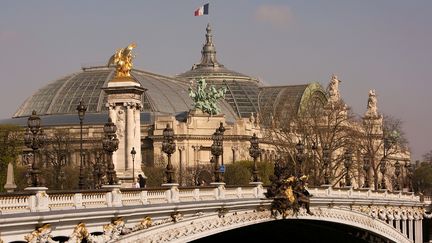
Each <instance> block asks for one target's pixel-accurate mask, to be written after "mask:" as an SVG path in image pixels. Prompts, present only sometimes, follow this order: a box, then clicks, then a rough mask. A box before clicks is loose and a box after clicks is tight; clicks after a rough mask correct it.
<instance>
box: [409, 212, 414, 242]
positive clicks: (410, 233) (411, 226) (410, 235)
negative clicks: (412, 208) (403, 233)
mask: <svg viewBox="0 0 432 243" xmlns="http://www.w3.org/2000/svg"><path fill="white" fill-rule="evenodd" d="M413 219H414V218H413V216H412V214H411V212H408V238H409V239H410V240H412V241H414V235H413V234H414V231H413V226H414V225H413V223H414V222H413Z"/></svg>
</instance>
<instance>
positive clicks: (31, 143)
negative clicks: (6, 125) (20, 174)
mask: <svg viewBox="0 0 432 243" xmlns="http://www.w3.org/2000/svg"><path fill="white" fill-rule="evenodd" d="M27 126H28V128H27V130H26V132H25V134H24V143H25V145H26V146H27V147H28V148H31V149H32V150H33V164H32V169H31V171H30V180H29V182H30V183H29V186H31V187H40V186H43V185H42V183H41V178H40V177H39V175H40V171H39V167H38V164H37V163H36V152H37V151H38V150H39V149H40V148H42V147H43V146H44V145H45V142H46V140H47V138H46V136H45V134H44V133H43V130H42V128H41V119H40V117H39V116H37V115H36V111H33V112H32V115H31V116H30V117H29V118H28V120H27Z"/></svg>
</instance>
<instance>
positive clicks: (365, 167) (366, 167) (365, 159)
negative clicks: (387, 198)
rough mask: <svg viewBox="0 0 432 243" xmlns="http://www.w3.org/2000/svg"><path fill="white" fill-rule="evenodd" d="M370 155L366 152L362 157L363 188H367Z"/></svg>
mask: <svg viewBox="0 0 432 243" xmlns="http://www.w3.org/2000/svg"><path fill="white" fill-rule="evenodd" d="M370 166H371V165H370V157H369V154H366V155H365V156H364V157H363V170H364V173H365V174H364V176H365V181H364V185H363V187H364V188H369V170H370Z"/></svg>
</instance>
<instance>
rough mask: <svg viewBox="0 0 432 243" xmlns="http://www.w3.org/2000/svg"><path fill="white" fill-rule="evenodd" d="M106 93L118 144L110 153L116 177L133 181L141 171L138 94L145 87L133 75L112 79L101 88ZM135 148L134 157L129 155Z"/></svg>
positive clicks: (139, 94)
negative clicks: (114, 150) (115, 127)
mask: <svg viewBox="0 0 432 243" xmlns="http://www.w3.org/2000/svg"><path fill="white" fill-rule="evenodd" d="M103 90H104V91H105V93H106V94H107V96H108V97H107V104H106V106H107V107H108V108H109V117H110V118H111V119H112V121H113V122H114V124H115V125H116V126H117V138H118V139H119V147H118V150H117V151H116V152H114V153H113V162H114V167H115V170H116V173H117V177H118V178H119V179H120V180H122V181H131V182H132V181H133V179H134V178H136V177H137V175H138V174H140V173H141V174H142V173H143V172H142V170H141V162H142V158H141V130H140V125H141V121H140V110H141V107H142V104H141V95H142V94H143V93H144V91H145V89H144V88H142V87H141V84H140V83H138V82H137V81H136V80H135V79H134V78H133V77H124V78H114V79H113V80H111V81H110V82H108V85H107V87H105V88H104V89H103ZM132 148H135V151H136V155H135V159H134V160H132V156H131V154H130V152H131V150H132Z"/></svg>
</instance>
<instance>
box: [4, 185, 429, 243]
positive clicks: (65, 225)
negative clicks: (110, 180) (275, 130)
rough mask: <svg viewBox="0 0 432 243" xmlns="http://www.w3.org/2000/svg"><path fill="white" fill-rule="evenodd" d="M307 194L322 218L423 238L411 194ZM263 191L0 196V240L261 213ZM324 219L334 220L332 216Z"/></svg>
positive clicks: (325, 190) (324, 190) (265, 204)
mask: <svg viewBox="0 0 432 243" xmlns="http://www.w3.org/2000/svg"><path fill="white" fill-rule="evenodd" d="M41 189H42V188H41ZM308 190H309V192H310V194H312V195H313V197H312V198H311V202H310V206H311V210H312V212H314V213H316V214H317V215H321V216H320V217H324V216H325V215H327V214H331V213H332V212H333V211H334V210H336V211H337V210H339V211H340V212H347V213H348V214H347V215H348V216H347V217H348V218H349V217H351V216H352V215H355V214H361V215H363V216H362V217H369V218H370V219H376V220H381V221H382V222H386V224H388V225H392V227H394V228H396V229H397V230H398V231H400V232H402V233H403V234H404V235H406V236H407V237H409V239H413V235H421V234H420V231H419V230H417V229H420V228H421V227H420V226H419V225H417V226H415V227H412V226H409V227H406V226H407V224H406V223H401V222H408V221H409V220H411V221H409V224H408V225H416V224H420V223H421V219H422V217H423V216H422V213H423V211H422V210H423V205H424V203H423V202H421V200H420V198H419V197H418V196H415V195H414V194H412V193H402V192H397V193H395V192H389V191H385V190H383V191H371V190H366V189H352V188H330V187H314V188H309V189H308ZM264 192H265V188H263V187H262V186H261V185H253V186H252V185H250V186H241V187H240V186H224V185H215V186H204V187H180V188H178V187H176V186H172V187H160V188H146V189H132V188H119V187H116V186H113V187H110V188H105V189H102V190H91V191H90V190H81V191H75V192H73V191H68V192H66V191H63V192H60V191H44V190H34V191H33V192H31V193H30V192H25V193H11V194H0V222H2V224H0V233H1V236H0V239H2V240H3V241H5V242H8V241H9V240H13V239H15V238H16V237H17V236H19V237H18V238H19V239H23V237H24V236H25V235H27V234H29V233H30V232H31V231H32V230H33V229H34V227H35V226H37V225H40V224H43V223H51V224H54V225H55V226H56V227H57V228H56V230H55V234H54V235H56V236H67V235H70V234H71V232H72V231H73V230H74V228H75V227H76V226H77V225H78V224H79V223H80V222H84V223H87V222H91V223H89V224H88V225H87V228H88V230H89V232H100V231H101V230H102V226H103V225H105V224H107V223H109V222H110V221H111V220H112V218H113V217H118V216H121V217H125V219H126V220H127V224H128V227H129V226H130V227H131V229H135V228H134V227H135V226H136V225H138V224H139V222H141V220H142V219H143V218H144V219H145V217H147V216H150V217H151V218H152V219H153V220H154V224H155V225H159V224H165V223H167V222H168V223H169V222H171V221H172V220H174V222H176V221H177V220H178V219H180V218H182V217H186V218H188V217H189V218H196V217H200V215H207V216H206V217H212V216H211V215H224V214H226V212H228V211H230V212H233V213H235V212H239V213H240V212H243V211H245V210H246V211H247V210H249V211H248V212H261V211H260V210H263V209H264V208H267V209H268V208H269V206H270V204H271V200H270V199H266V198H265V196H264ZM60 210H61V212H60ZM332 210H333V211H332ZM246 211H245V212H246ZM336 211H335V212H336ZM339 211H338V212H339ZM350 212H352V213H354V214H350ZM350 215H351V216H350ZM306 216H307V215H306ZM311 217H313V216H311ZM325 217H327V218H329V220H330V221H331V220H333V219H332V218H331V217H332V216H331V215H327V216H325ZM344 217H345V216H344ZM269 220H270V219H269ZM359 220H360V219H359ZM362 220H363V219H362ZM403 220H405V221H403ZM360 221H361V220H360ZM360 221H359V222H360ZM362 222H363V221H362ZM371 222H372V221H371ZM419 222H420V223H419ZM134 225H135V226H134ZM167 225H169V224H167ZM394 225H396V226H394ZM138 226H139V225H138ZM138 226H137V227H138ZM141 226H142V225H141ZM141 226H140V227H141ZM138 228H139V227H138ZM416 230H417V231H416ZM413 232H415V233H413ZM18 238H17V239H18ZM407 239H408V238H407ZM130 242H133V241H130ZM416 242H417V241H416Z"/></svg>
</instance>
